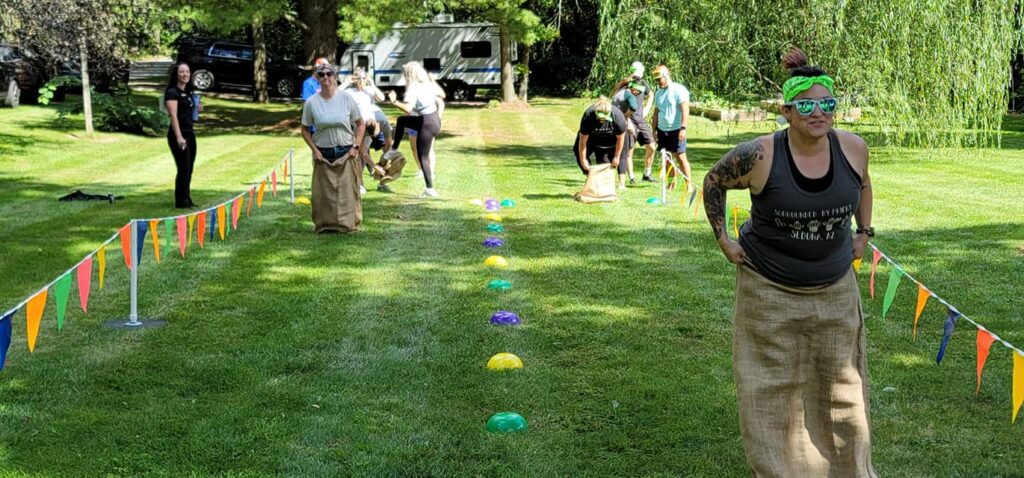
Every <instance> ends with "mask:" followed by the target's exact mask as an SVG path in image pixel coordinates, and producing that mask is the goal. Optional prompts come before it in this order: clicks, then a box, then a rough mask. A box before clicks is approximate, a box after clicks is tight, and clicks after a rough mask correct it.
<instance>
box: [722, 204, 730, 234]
mask: <svg viewBox="0 0 1024 478" xmlns="http://www.w3.org/2000/svg"><path fill="white" fill-rule="evenodd" d="M723 206H724V204H723ZM723 211H724V212H725V214H724V216H725V229H722V233H723V234H725V237H727V238H728V237H729V208H728V207H727V208H725V209H723Z"/></svg>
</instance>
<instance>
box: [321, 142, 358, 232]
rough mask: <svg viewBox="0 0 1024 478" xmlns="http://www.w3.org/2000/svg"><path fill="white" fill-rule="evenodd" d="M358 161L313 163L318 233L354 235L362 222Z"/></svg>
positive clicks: (345, 158) (341, 160)
mask: <svg viewBox="0 0 1024 478" xmlns="http://www.w3.org/2000/svg"><path fill="white" fill-rule="evenodd" d="M359 173H360V165H359V160H358V159H356V158H351V157H348V156H346V157H344V158H340V159H336V160H335V161H334V164H325V163H323V162H321V161H315V160H314V161H313V194H312V198H311V199H312V201H311V202H312V205H313V226H314V227H315V228H316V232H318V233H320V232H343V233H345V232H354V231H356V230H358V229H359V225H360V224H362V222H363V201H362V199H360V198H359Z"/></svg>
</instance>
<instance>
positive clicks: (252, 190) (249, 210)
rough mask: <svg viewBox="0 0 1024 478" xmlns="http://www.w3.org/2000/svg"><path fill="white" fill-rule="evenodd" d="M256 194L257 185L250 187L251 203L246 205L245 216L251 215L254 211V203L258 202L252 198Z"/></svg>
mask: <svg viewBox="0 0 1024 478" xmlns="http://www.w3.org/2000/svg"><path fill="white" fill-rule="evenodd" d="M254 194H256V187H251V188H249V205H248V206H245V217H249V214H250V213H251V212H252V203H254V202H256V201H253V199H252V197H253V195H254Z"/></svg>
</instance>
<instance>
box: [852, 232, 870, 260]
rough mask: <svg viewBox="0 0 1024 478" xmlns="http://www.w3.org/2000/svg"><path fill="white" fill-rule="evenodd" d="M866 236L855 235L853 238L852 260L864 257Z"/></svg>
mask: <svg viewBox="0 0 1024 478" xmlns="http://www.w3.org/2000/svg"><path fill="white" fill-rule="evenodd" d="M868 239H870V238H869V237H868V235H867V234H856V235H854V236H853V258H854V259H860V258H861V257H864V250H865V249H867V247H868Z"/></svg>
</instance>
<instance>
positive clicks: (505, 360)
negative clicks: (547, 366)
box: [487, 353, 523, 372]
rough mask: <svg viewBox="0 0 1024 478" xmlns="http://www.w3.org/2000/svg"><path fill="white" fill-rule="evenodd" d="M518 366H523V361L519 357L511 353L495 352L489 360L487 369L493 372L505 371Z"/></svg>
mask: <svg viewBox="0 0 1024 478" xmlns="http://www.w3.org/2000/svg"><path fill="white" fill-rule="evenodd" d="M517 368H523V361H522V360H519V357H516V356H515V355H512V354H510V353H500V354H494V356H493V357H491V359H490V360H488V361H487V369H488V370H490V371H492V372H504V371H506V370H513V369H517Z"/></svg>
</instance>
